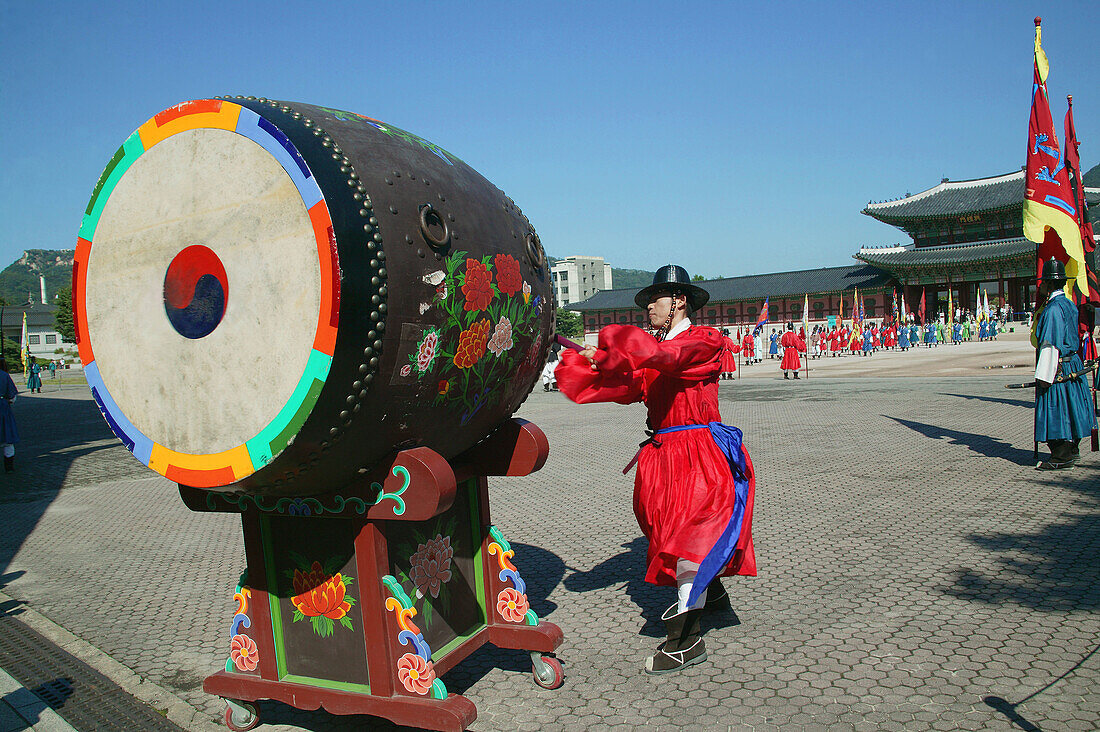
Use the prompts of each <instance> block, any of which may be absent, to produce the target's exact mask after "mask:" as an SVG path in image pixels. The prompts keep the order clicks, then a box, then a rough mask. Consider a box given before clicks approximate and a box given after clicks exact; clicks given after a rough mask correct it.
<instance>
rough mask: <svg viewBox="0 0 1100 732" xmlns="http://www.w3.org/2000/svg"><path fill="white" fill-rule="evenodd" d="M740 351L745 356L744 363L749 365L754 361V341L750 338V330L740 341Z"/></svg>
mask: <svg viewBox="0 0 1100 732" xmlns="http://www.w3.org/2000/svg"><path fill="white" fill-rule="evenodd" d="M741 351H742V352H743V353H744V354H745V363H748V364H751V363H752V362H754V361H755V360H756V339H755V338H753V337H752V331H751V330H746V331H745V337H744V338H743V339H742V340H741Z"/></svg>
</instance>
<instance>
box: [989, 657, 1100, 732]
mask: <svg viewBox="0 0 1100 732" xmlns="http://www.w3.org/2000/svg"><path fill="white" fill-rule="evenodd" d="M1098 650H1100V646H1094V647H1093V649H1092V650H1091V651H1089V652H1088V653H1086V654H1085V656H1084V658H1082V659H1081V660H1080V661H1078V662H1077V663H1075V664H1074V665H1073V668H1071V669H1069V670H1068V671H1066V672H1065V673H1063V674H1062V675H1061V676H1058V677H1057V678H1055V679H1054V680H1053V681H1051V682H1050V683H1048V684H1047V685H1046V686H1044V687H1043V688H1041V689H1039V690H1038V691H1034V692H1032V693H1030V694H1028V695H1027V696H1025V697H1024V698H1023V699H1021V700H1020V701H1018V702H1016V703H1015V704H1012V703H1010V702H1009V701H1007V700H1006V699H1003V698H1001V697H999V696H987V697H985V698H983V699H982V701H983V702H985V703H986V704H988V705H989V706H991V707H993V708H994V709H996V710H997V711H998V712H1000V713H1001V714H1003V715H1005V716H1006V717H1008V719H1009V720H1011V721H1012V723H1013V724H1015V725H1016V726H1018V727H1019V728H1020V729H1023V730H1029V731H1035V730H1040V727H1038V726H1037V725H1035V724H1032V723H1031V722H1029V721H1028V720H1027V719H1025V718H1024V717H1023V715H1021V714H1020V712H1019V711H1017V710H1018V708H1019V707H1022V706H1023V705H1024V704H1025V703H1027V702H1028V701H1029V700H1031V699H1034V698H1035V697H1037V696H1039V695H1040V694H1042V693H1043V692H1045V691H1046V690H1047V689H1049V688H1050V687H1052V686H1054V685H1055V684H1057V683H1058V682H1059V681H1061V680H1062V679H1064V678H1066V677H1067V676H1069V675H1070V674H1072V673H1073V672H1075V671H1076V670H1077V669H1079V668H1081V666H1083V665H1084V664H1085V661H1087V660H1089V659H1090V658H1091V657H1092V656H1093V655H1094V654H1095V653H1096V652H1097V651H1098Z"/></svg>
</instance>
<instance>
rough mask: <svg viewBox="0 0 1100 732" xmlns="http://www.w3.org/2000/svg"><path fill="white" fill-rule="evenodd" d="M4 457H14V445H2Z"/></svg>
mask: <svg viewBox="0 0 1100 732" xmlns="http://www.w3.org/2000/svg"><path fill="white" fill-rule="evenodd" d="M4 457H6V458H9V457H15V445H12V444H10V443H4Z"/></svg>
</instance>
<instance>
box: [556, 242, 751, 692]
mask: <svg viewBox="0 0 1100 732" xmlns="http://www.w3.org/2000/svg"><path fill="white" fill-rule="evenodd" d="M709 297H710V296H709V295H708V294H707V292H706V290H703V289H702V288H700V287H698V286H697V285H694V284H692V282H691V278H690V277H688V273H687V271H685V270H684V268H683V267H678V266H675V265H671V264H670V265H667V266H665V267H662V268H661V269H659V270H657V274H656V275H654V277H653V284H651V285H650V286H649V287H646V288H643V289H642V290H641V291H640V292H639V293H638V294H637V296H636V297H635V298H634V301H635V302H636V303H637V304H638V306H639V307H643V308H646V311H647V314H648V316H649V322H650V324H651V325H652V327H653V328H654V329H656V336H654V335H651V334H649V333H647V332H645V331H643V330H642V329H640V328H636V327H634V326H631V325H609V326H605V327H604V328H603V329H602V330H600V334H599V345H598V346H597V347H592V346H589V347H587V348H585V349H584V350H583V351H580V352H574V351H567V352H566V353H565V354H564V356H563V358H562V364H561V366H559V367H558V370H557V377H558V386H559V388H560V389H561V392H562V393H563V394H565V395H566V396H567V397H569V398H570V399H572V400H573V401H574V402H577V403H578V404H586V403H589V402H618V403H620V404H630V403H632V402H638V401H643V402H645V404H646V407H647V409H648V412H649V417H648V419H647V423H648V427H649V430H652V431H650V432H648V434H649V435H650V438H649V439H648V440H646V441H645V442H643V443H642V446H641V449H639V451H638V454H637V455H636V456H635V458H634V460H633V461H631V465H633V464H634V462H637V465H638V471H637V474H636V475H635V478H634V515H635V516H636V517H637V519H638V525H639V526H640V527H641V529H642V533H644V534H645V536H646V539H648V540H649V550H648V556H647V561H646V575H645V579H646V581H647V582H650V583H653V584H657V585H669V586H675V587H677V590H678V592H677V596H678V600H677V602H676V603H675V604H673V605H672V606H671V607H670V608H669V609H668V610H666V611H665V612H664V614H663V615H662V616H661V619H662V620H663V621H664V623H665V629H666V631H667V636H668V637H667V639H666V640H665V642H664V643H663V644H662V645H661V647H660V649H659V650H658V651H657V653H656V654H655V655H653V656H651V657H650V658H648V659H647V660H646V664H645V669H646V672H647V673H651V674H656V673H667V672H670V671H677V670H679V669H681V668H683V667H684V666H688V665H691V664H694V663H699V662H701V661H703V660H704V659H705V658H706V645H705V644H704V642H703V639H702V638H701V637H700V632H699V618H700V616H701V615H702V613H703V612H704V610H706V609H708V608H710V607H713V606H715V605H721V604H724V603H725V602H726V601H727V598H726V593H725V589H724V588H722V586H721V583H720V582H718V581H717V580H716V578H717V577H720V576H722V577H728V576H732V575H738V574H741V575H755V574H756V557H755V554H754V553H753V546H752V507H753V493H754V488H755V478H754V474H753V468H752V461H751V460H750V459H749V454H748V451H746V450H745V448H744V447H743V445H742V444H741V431H740V430H739V429H737V428H736V427H729V426H727V425H723V424H722V423H721V419H722V417H721V415H720V414H719V412H718V374H719V373H720V371H721V363H720V361H721V351H722V336H721V334H720V333H719V332H718V331H717V330H715V329H714V328H706V327H701V326H696V325H692V323H691V320H689V319H688V317H687V316H688V314H689V313H690V312H694V311H696V310H698V309H699V308H700V307H702V306H703V305H704V304H705V303H706V302H707V300H708V299H709ZM708 587H709V592H708Z"/></svg>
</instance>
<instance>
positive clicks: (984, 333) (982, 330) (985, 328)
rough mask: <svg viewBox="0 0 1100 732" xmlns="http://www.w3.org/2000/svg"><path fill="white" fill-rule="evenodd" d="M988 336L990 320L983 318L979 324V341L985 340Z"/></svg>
mask: <svg viewBox="0 0 1100 732" xmlns="http://www.w3.org/2000/svg"><path fill="white" fill-rule="evenodd" d="M988 337H989V321H988V320H983V321H982V322H981V323H980V324H979V325H978V340H979V341H984V340H985V339H986V338H988Z"/></svg>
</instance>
